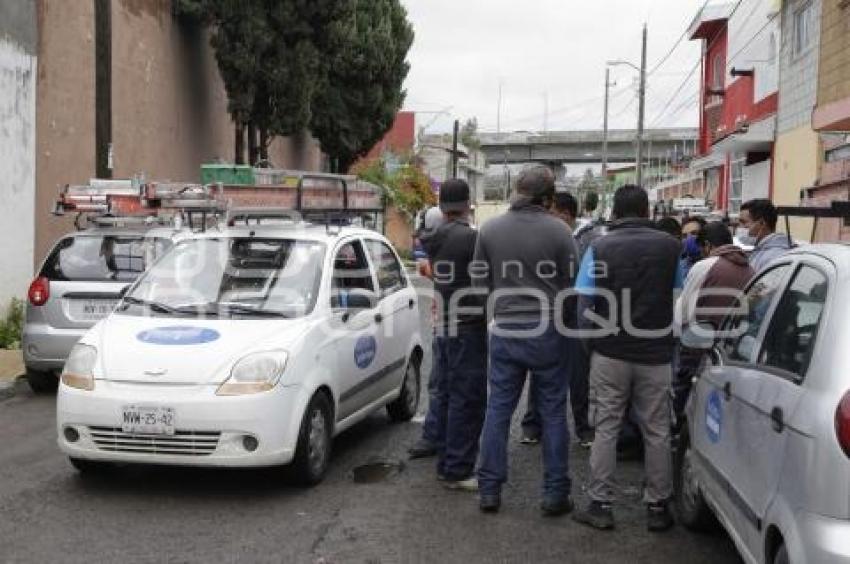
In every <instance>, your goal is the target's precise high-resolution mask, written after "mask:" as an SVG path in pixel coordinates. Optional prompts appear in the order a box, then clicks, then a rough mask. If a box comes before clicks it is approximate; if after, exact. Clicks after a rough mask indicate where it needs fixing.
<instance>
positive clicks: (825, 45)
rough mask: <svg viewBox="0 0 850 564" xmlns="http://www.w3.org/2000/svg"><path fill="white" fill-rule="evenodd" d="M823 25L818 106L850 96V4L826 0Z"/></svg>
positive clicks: (839, 0) (837, 0)
mask: <svg viewBox="0 0 850 564" xmlns="http://www.w3.org/2000/svg"><path fill="white" fill-rule="evenodd" d="M842 6H844V7H842ZM821 25H822V33H821V49H820V74H819V80H818V105H824V104H829V103H830V102H836V101H838V100H841V99H843V98H847V97H850V72H848V71H847V69H848V68H850V3H848V2H846V0H823V18H822V24H821Z"/></svg>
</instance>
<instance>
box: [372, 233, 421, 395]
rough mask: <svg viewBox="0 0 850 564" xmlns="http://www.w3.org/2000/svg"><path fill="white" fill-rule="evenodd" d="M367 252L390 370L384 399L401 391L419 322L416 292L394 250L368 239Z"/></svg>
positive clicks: (385, 382)
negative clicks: (387, 395)
mask: <svg viewBox="0 0 850 564" xmlns="http://www.w3.org/2000/svg"><path fill="white" fill-rule="evenodd" d="M366 248H367V250H368V253H369V258H370V260H371V262H372V266H373V268H374V270H375V274H376V276H377V284H378V299H379V302H378V311H379V313H380V321H379V323H380V339H381V345H382V349H383V352H384V354H385V355H386V356H385V357H384V358H385V363H386V370H387V378H386V379H385V380H384V381H383V382H382V383H381V385H380V394H381V395H384V394H388V393H390V392H391V391H393V390H396V389H400V388H401V384H402V379H403V378H404V373H405V365H406V362H407V357H408V353H409V352H410V351H409V350H408V347H409V346H410V336H411V335H413V334H414V331H415V327H416V324H417V323H418V322H419V319H418V315H417V309H416V307H415V306H416V292H415V290H414V289H413V287H412V286H411V285H410V283H409V282H408V280H407V276H405V274H404V271H403V270H402V266H401V262H400V261H399V260H398V257H397V256H396V253H395V251H394V250H393V249H392V247H390V246H389V245H388V244H387V243H386V242H384V241H379V240H377V239H367V240H366Z"/></svg>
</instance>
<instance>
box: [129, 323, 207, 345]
mask: <svg viewBox="0 0 850 564" xmlns="http://www.w3.org/2000/svg"><path fill="white" fill-rule="evenodd" d="M219 337H220V335H219V333H218V331H216V330H215V329H208V328H206V327H187V326H179V327H157V328H155V329H148V330H147V331H142V332H141V333H139V334H138V335H136V338H137V339H138V340H140V341H141V342H143V343H148V344H151V345H200V344H203V343H211V342H213V341H215V340H218V338H219Z"/></svg>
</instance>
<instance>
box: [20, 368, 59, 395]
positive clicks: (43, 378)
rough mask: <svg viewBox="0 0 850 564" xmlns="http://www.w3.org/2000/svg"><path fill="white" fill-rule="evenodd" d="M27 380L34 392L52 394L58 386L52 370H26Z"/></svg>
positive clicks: (57, 379) (57, 380)
mask: <svg viewBox="0 0 850 564" xmlns="http://www.w3.org/2000/svg"><path fill="white" fill-rule="evenodd" d="M27 382H29V385H30V389H31V390H32V391H33V392H35V393H36V394H52V393H54V392H55V391H56V389H57V388H58V387H59V378H58V377H57V376H56V374H54V373H53V372H41V371H39V370H27Z"/></svg>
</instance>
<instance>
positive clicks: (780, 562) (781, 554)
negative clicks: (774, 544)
mask: <svg viewBox="0 0 850 564" xmlns="http://www.w3.org/2000/svg"><path fill="white" fill-rule="evenodd" d="M790 562H791V559H790V558H789V557H788V549H787V548H785V545H784V544H782V545H780V547H779V550H777V551H776V556H774V557H773V564H790Z"/></svg>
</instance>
